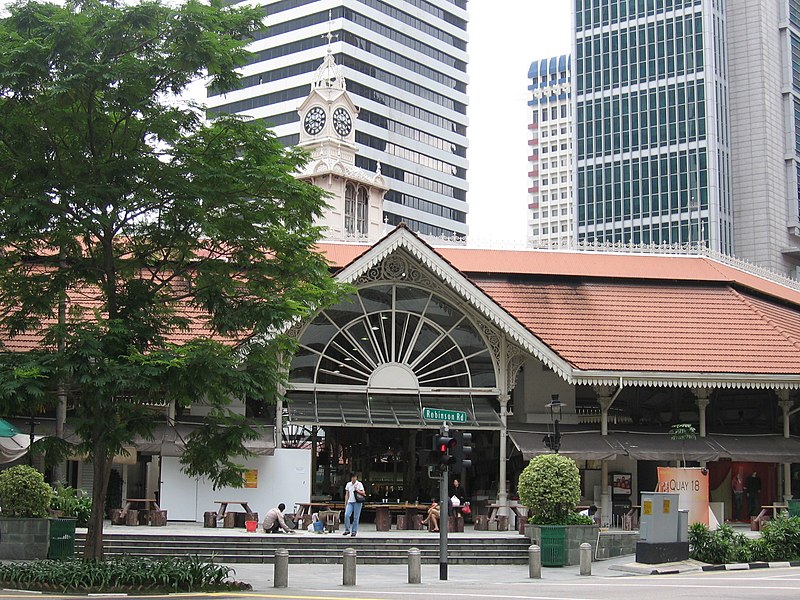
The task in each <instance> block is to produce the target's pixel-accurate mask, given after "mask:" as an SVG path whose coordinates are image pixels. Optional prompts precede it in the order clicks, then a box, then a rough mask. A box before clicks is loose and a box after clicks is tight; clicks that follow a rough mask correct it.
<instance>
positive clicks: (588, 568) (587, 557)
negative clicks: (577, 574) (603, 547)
mask: <svg viewBox="0 0 800 600" xmlns="http://www.w3.org/2000/svg"><path fill="white" fill-rule="evenodd" d="M591 574H592V545H591V544H581V575H591Z"/></svg>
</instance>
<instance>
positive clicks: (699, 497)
mask: <svg viewBox="0 0 800 600" xmlns="http://www.w3.org/2000/svg"><path fill="white" fill-rule="evenodd" d="M656 491H658V492H673V493H677V494H678V496H679V498H680V508H683V509H688V510H689V524H690V525H691V524H692V523H702V524H703V525H706V526H708V471H707V470H706V469H701V468H699V467H689V468H683V469H680V468H677V467H658V489H657V490H656Z"/></svg>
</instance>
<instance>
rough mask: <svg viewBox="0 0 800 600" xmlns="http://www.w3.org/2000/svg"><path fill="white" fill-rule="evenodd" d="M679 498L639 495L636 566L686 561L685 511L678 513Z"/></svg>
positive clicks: (687, 531) (687, 533) (677, 496)
mask: <svg viewBox="0 0 800 600" xmlns="http://www.w3.org/2000/svg"><path fill="white" fill-rule="evenodd" d="M679 501H680V496H679V494H672V493H664V492H643V493H642V517H641V519H640V521H639V542H638V543H637V544H636V562H641V563H646V564H657V563H667V562H675V561H680V560H686V559H687V558H689V537H688V536H689V511H688V510H679V509H678V502H679Z"/></svg>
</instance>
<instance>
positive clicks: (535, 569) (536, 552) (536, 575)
mask: <svg viewBox="0 0 800 600" xmlns="http://www.w3.org/2000/svg"><path fill="white" fill-rule="evenodd" d="M528 577H530V578H531V579H541V578H542V549H541V548H539V546H537V545H536V544H534V545H533V546H528Z"/></svg>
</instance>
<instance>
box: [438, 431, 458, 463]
mask: <svg viewBox="0 0 800 600" xmlns="http://www.w3.org/2000/svg"><path fill="white" fill-rule="evenodd" d="M456 443H457V442H456V439H455V438H454V437H451V436H449V435H441V434H438V435H435V436H433V450H434V452H435V453H436V459H437V464H438V465H439V468H440V469H441V470H445V469H446V468H447V467H450V466H452V465H453V464H455V462H456V457H455V456H453V453H452V450H453V448H455V446H456Z"/></svg>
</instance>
